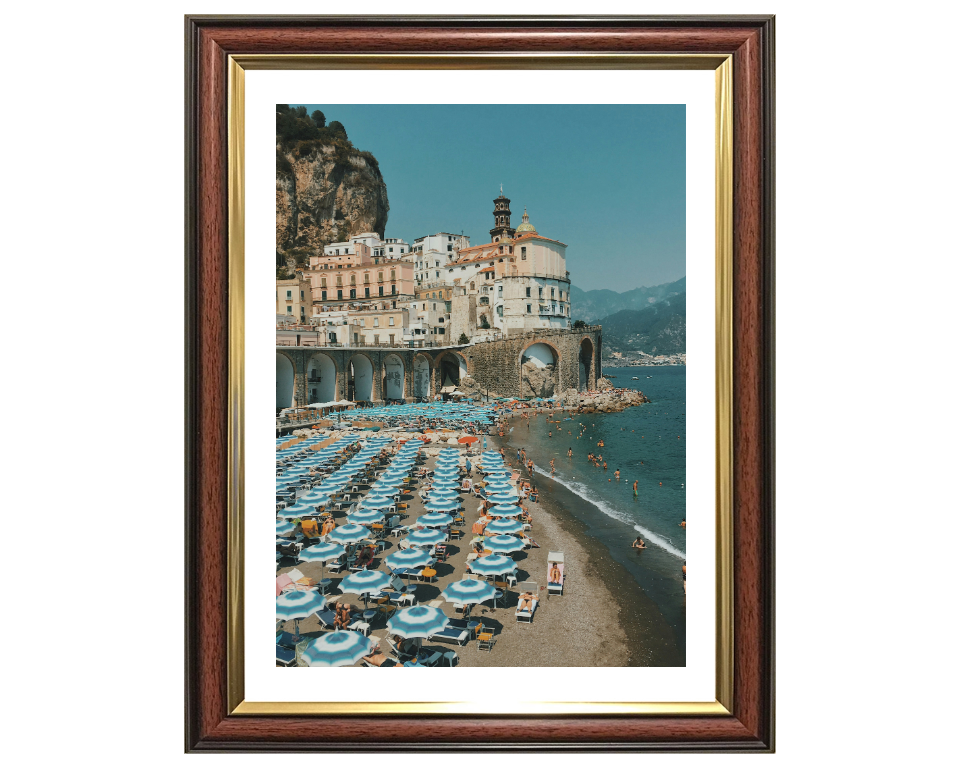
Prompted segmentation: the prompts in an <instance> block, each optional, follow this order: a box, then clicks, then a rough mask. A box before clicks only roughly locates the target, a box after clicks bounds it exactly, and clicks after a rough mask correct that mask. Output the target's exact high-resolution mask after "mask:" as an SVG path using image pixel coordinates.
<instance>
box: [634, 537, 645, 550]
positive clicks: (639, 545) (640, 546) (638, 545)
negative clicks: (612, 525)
mask: <svg viewBox="0 0 960 768" xmlns="http://www.w3.org/2000/svg"><path fill="white" fill-rule="evenodd" d="M633 548H634V549H646V548H647V545H646V544H644V542H643V539H641V538H640V537H639V536H637V540H636V541H634V542H633Z"/></svg>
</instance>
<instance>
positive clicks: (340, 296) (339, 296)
mask: <svg viewBox="0 0 960 768" xmlns="http://www.w3.org/2000/svg"><path fill="white" fill-rule="evenodd" d="M337 298H338V299H342V298H343V291H340V290H338V291H337Z"/></svg>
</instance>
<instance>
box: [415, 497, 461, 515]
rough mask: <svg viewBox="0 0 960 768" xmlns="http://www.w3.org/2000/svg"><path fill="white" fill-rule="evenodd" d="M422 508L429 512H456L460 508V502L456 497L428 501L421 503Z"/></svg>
mask: <svg viewBox="0 0 960 768" xmlns="http://www.w3.org/2000/svg"><path fill="white" fill-rule="evenodd" d="M423 506H424V509H427V510H429V511H430V512H451V511H453V512H456V511H457V510H458V509H460V502H459V501H458V500H457V499H449V500H439V499H438V500H437V501H432V500H431V501H428V502H427V503H426V504H424V505H423Z"/></svg>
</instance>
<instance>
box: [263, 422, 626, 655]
mask: <svg viewBox="0 0 960 768" xmlns="http://www.w3.org/2000/svg"><path fill="white" fill-rule="evenodd" d="M489 440H490V438H488V441H489ZM444 447H448V446H444ZM424 450H425V453H427V456H428V461H427V466H428V467H431V468H432V467H433V465H434V463H435V460H436V454H437V453H438V452H439V450H440V447H439V446H437V445H431V446H428V447H426V448H425V449H424ZM461 453H462V454H463V451H461ZM474 453H476V452H474ZM471 460H472V463H474V464H475V463H476V457H475V456H472V457H471ZM461 463H462V462H461ZM515 463H516V462H515V461H514V462H513V464H515ZM478 478H479V474H478V473H477V472H476V468H475V467H474V475H473V479H474V480H477V479H478ZM361 490H363V489H361ZM461 498H462V499H463V500H464V505H465V507H466V510H465V513H464V518H465V521H466V522H465V525H464V526H463V530H464V538H463V539H462V540H461V541H453V542H451V543H449V544H448V545H447V549H448V552H449V553H450V555H449V557H448V559H447V562H445V563H441V564H439V565H438V566H437V568H436V570H437V578H436V580H435V581H434V582H432V583H417V582H413V583H415V584H417V591H416V594H417V600H418V602H420V603H424V604H436V605H437V607H439V608H440V609H441V610H443V611H444V612H445V613H446V614H447V615H448V616H451V617H454V616H457V614H456V613H455V611H454V609H453V605H452V604H450V603H447V602H445V601H443V598H442V597H441V596H440V592H441V590H442V589H443V588H444V587H445V586H446V585H447V584H449V583H451V582H453V581H457V580H459V579H461V578H463V577H464V575H465V573H466V558H467V554H468V552H469V541H470V539H471V538H472V535H471V534H470V527H471V526H472V525H473V523H474V522H475V521H476V520H477V518H478V517H479V514H478V507H479V506H480V500H479V499H477V498H476V497H474V496H472V495H470V496H465V495H464V496H461ZM402 500H403V501H405V502H406V503H408V504H409V505H410V508H409V509H408V510H407V511H408V514H409V517H408V518H407V520H406V521H405V522H410V521H413V520H416V518H417V517H419V516H420V515H421V514H423V513H424V512H425V510H424V508H423V503H422V501H421V500H420V497H419V496H418V495H417V494H416V493H415V492H414V493H407V494H405V495H404V497H403V499H402ZM540 501H541V503H534V502H524V505H525V506H526V507H527V508H528V510H529V511H530V513H531V515H532V518H533V521H532V526H533V527H532V530H531V531H530V532H529V533H528V535H529V536H530V537H531V538H533V539H534V540H535V541H536V542H537V543H538V544H539V545H540V547H539V548H532V547H531V548H529V549H526V550H524V551H522V552H519V553H515V555H514V558H515V559H516V561H517V565H518V571H517V581H518V583H519V582H523V581H535V582H537V584H538V585H539V587H543V588H545V587H546V581H547V553H548V552H549V551H560V552H563V553H564V559H565V574H566V576H565V585H564V592H563V595H562V596H556V595H554V596H552V597H547V592H546V589H543V590H542V591H541V593H540V594H541V596H542V599H541V601H540V604H539V605H538V607H537V610H536V614H535V615H534V619H533V622H532V623H531V624H527V623H524V622H517V621H516V618H515V615H514V613H515V610H516V605H517V596H518V591H517V589H510V590H507V591H506V594H505V595H504V597H503V598H501V601H500V603H499V607H497V608H496V609H493V608H492V607H490V605H489V604H485V605H480V606H476V607H474V609H473V612H472V614H471V618H473V619H478V620H480V621H482V622H483V623H484V625H485V626H492V627H493V628H494V629H495V630H496V635H497V641H496V644H495V646H494V648H493V650H492V651H490V652H487V651H480V650H478V649H477V643H476V641H470V642H468V643H467V644H466V645H465V646H464V647H459V646H457V645H456V644H453V643H439V642H433V641H425V642H424V647H426V648H431V649H436V650H438V651H441V652H445V651H450V650H454V651H456V653H457V654H458V657H459V661H458V663H459V665H460V666H476V667H513V666H546V667H552V666H558V667H568V666H569V667H579V666H627V665H631V664H639V663H642V661H641V658H642V655H643V654H642V653H640V652H639V651H640V649H639V648H637V647H636V643H635V642H630V638H629V637H628V633H627V632H625V631H624V627H623V623H622V621H621V616H622V614H624V613H625V612H626V613H627V614H629V613H630V611H631V605H630V601H629V600H626V601H625V600H624V598H623V594H619V596H618V597H615V594H617V593H622V592H623V591H624V590H621V589H618V587H617V582H616V580H615V579H612V576H611V574H610V573H609V571H610V570H611V568H610V566H611V563H610V559H609V557H606V558H605V557H604V554H603V551H602V549H603V548H602V546H601V545H599V544H598V543H597V542H594V541H593V540H591V539H589V538H584V537H580V536H578V531H577V530H576V525H575V522H574V521H572V520H563V519H561V515H562V511H561V510H559V509H558V508H557V507H556V505H553V504H551V501H550V499H548V498H546V495H545V494H541V497H540ZM336 514H337V516H336V517H335V519H336V522H337V523H338V525H339V524H341V523H342V522H344V520H345V517H346V515H345V513H336ZM398 542H399V539H395V538H393V537H389V538H388V539H387V547H386V549H385V550H384V551H383V553H382V554H381V555H380V556H379V557H378V558H377V560H375V562H374V567H377V566H378V565H379V563H380V561H381V560H382V558H383V557H384V556H386V555H389V554H390V553H391V552H395V551H397V544H398ZM288 562H289V561H284V563H285V567H282V568H280V569H279V571H278V573H284V572H288V571H290V570H291V569H292V567H293V566H291V565H287V563H288ZM296 567H297V568H298V570H299V571H300V572H301V573H303V574H304V575H305V576H308V577H310V578H315V579H319V578H320V565H319V564H318V563H300V564H299V565H297V566H296ZM604 572H607V573H606V576H601V575H600V574H602V573H604ZM325 575H327V577H329V578H331V579H333V585H332V588H331V589H330V591H329V593H328V594H329V596H330V601H331V602H333V601H336V600H337V599H338V596H339V594H340V592H339V589H338V588H337V585H338V584H339V582H340V580H341V578H342V577H344V576H346V575H347V574H346V573H343V574H339V575H338V574H330V573H327V574H325ZM611 587H613V591H612V590H611ZM343 599H345V600H346V601H348V602H350V603H351V604H352V605H357V604H359V605H360V607H362V605H363V601H362V599H359V598H358V597H357V596H356V595H352V594H351V595H346V596H344V598H343ZM437 601H439V602H437ZM283 628H284V629H285V630H287V631H290V632H292V631H293V622H287V623H286V624H285V625H284V627H283ZM321 632H322V630H320V627H319V622H318V620H317V619H316V618H315V617H310V618H308V619H305V620H304V621H301V622H300V633H301V635H303V636H305V637H311V636H317V635H319V634H321ZM385 634H386V620H385V619H384V618H382V617H377V618H375V619H374V620H373V622H372V623H371V637H376V638H382V637H383V636H384V635H385ZM584 638H589V640H588V641H585V640H584Z"/></svg>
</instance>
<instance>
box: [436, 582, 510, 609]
mask: <svg viewBox="0 0 960 768" xmlns="http://www.w3.org/2000/svg"><path fill="white" fill-rule="evenodd" d="M496 593H497V590H496V589H494V588H493V585H492V584H488V583H487V582H486V581H480V579H462V580H461V581H455V582H453V583H452V584H448V585H447V587H446V589H444V590H443V591H442V592H441V593H440V594H441V595H442V596H443V597H444V598H445V599H446V600H449V601H450V602H451V603H461V604H462V605H467V604H468V603H484V602H486V601H487V600H492V599H493V598H494V596H495V595H496Z"/></svg>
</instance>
